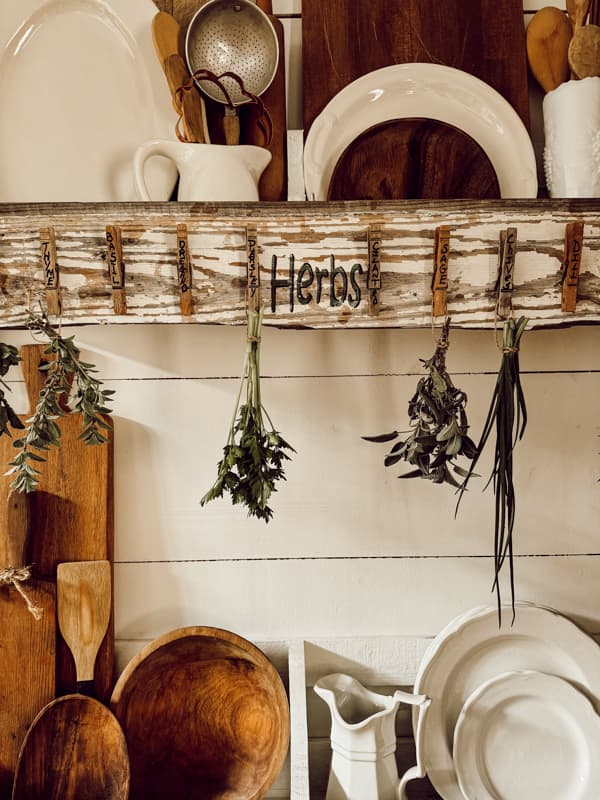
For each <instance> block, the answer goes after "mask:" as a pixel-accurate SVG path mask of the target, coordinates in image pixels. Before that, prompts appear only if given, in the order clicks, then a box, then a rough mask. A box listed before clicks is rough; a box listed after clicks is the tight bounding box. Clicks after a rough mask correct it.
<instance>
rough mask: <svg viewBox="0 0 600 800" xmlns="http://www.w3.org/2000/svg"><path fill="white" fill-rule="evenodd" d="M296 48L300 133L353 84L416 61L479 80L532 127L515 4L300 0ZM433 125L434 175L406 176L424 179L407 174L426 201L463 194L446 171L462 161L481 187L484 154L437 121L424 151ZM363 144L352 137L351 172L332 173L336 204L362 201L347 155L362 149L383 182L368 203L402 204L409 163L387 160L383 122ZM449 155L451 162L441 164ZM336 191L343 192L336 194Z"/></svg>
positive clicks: (517, 0) (426, 165)
mask: <svg viewBox="0 0 600 800" xmlns="http://www.w3.org/2000/svg"><path fill="white" fill-rule="evenodd" d="M302 49H303V88H304V131H305V133H307V132H308V130H309V129H310V126H311V125H312V123H313V121H314V120H315V118H316V116H317V115H318V114H320V113H321V111H322V110H323V109H324V108H325V106H326V105H327V103H328V102H329V101H330V100H331V99H332V98H333V97H334V96H335V95H336V94H337V93H338V92H339V91H340V90H341V89H343V88H344V86H346V85H347V84H349V83H351V82H352V81H353V80H355V79H356V78H358V77H360V76H361V75H365V74H366V73H368V72H371V71H373V70H376V69H380V68H381V67H386V66H389V65H391V64H400V63H405V62H419V61H422V62H431V63H437V64H444V65H446V66H450V67H455V68H457V69H462V70H464V71H465V72H469V73H470V74H472V75H475V76H477V77H478V78H480V79H481V80H483V81H485V82H486V83H488V84H489V85H490V86H492V87H493V88H494V89H496V90H497V91H498V92H499V93H500V94H501V95H503V97H505V99H506V100H508V102H509V103H510V104H511V105H512V106H513V108H515V110H516V111H517V113H518V114H519V115H520V117H521V119H522V120H523V122H524V123H525V124H526V125H528V124H529V98H528V87H527V63H526V54H525V35H524V27H523V6H522V2H521V0H370V2H369V3H368V4H361V3H356V2H354V0H329V2H328V3H322V2H321V1H320V0H303V4H302ZM402 128H403V132H402V136H403V137H404V141H407V140H410V139H411V137H413V138H414V139H415V140H418V139H419V137H420V136H421V133H422V132H421V130H420V128H421V122H420V121H416V122H415V123H414V131H413V132H412V133H410V132H409V124H408V123H406V122H405V123H404V125H403V126H402ZM436 128H437V129H438V131H439V137H440V142H439V144H438V145H435V149H436V150H437V153H436V158H435V173H434V174H432V173H431V162H427V161H425V162H417V163H416V164H413V165H412V166H411V169H412V171H413V174H414V173H415V171H416V172H420V173H422V174H421V175H418V176H417V177H416V178H413V183H415V181H416V184H417V185H422V186H428V187H429V192H430V194H428V195H427V196H428V197H437V198H444V197H456V196H460V195H457V194H454V193H452V194H450V195H448V194H447V193H446V192H447V191H448V190H449V187H452V185H453V183H452V180H449V177H448V173H449V171H450V170H456V169H459V170H463V169H467V166H468V165H469V167H468V168H469V169H477V171H478V173H479V174H478V175H473V176H472V177H473V185H481V186H482V187H486V186H488V185H489V181H488V180H487V178H486V174H487V175H489V170H490V168H491V166H490V164H489V161H488V159H487V157H486V156H485V154H482V153H480V154H479V156H478V158H477V159H476V162H477V163H475V162H474V161H473V143H472V142H471V141H468V137H465V136H464V134H462V133H461V132H459V131H453V130H448V126H446V125H443V124H441V123H435V122H432V123H431V126H430V130H429V131H428V134H427V138H428V142H429V147H430V148H432V147H434V145H433V138H434V137H435V136H436V130H435V129H436ZM367 139H368V142H365V137H364V136H361V137H359V139H358V140H356V142H355V143H353V144H352V145H350V147H349V148H348V150H347V151H346V153H345V161H346V164H347V165H350V166H348V168H346V167H345V166H343V165H339V167H338V170H337V173H338V174H337V176H336V185H337V189H336V193H335V198H336V199H356V198H357V197H362V196H363V195H362V194H361V192H362V191H363V190H364V187H356V186H355V185H354V179H353V177H352V169H353V168H352V166H351V165H352V164H353V159H354V155H353V150H354V148H355V147H358V148H359V150H360V149H361V148H362V151H363V152H364V150H365V148H367V149H368V151H369V159H370V164H371V166H372V167H373V168H374V169H375V170H376V171H379V172H384V171H385V170H387V174H388V176H389V177H388V180H387V182H386V184H385V188H384V189H383V190H382V191H383V192H384V193H383V194H379V192H378V190H377V187H375V192H374V194H373V195H370V197H371V196H372V197H373V199H381V198H383V197H388V198H391V199H402V198H403V197H405V196H406V195H405V194H404V191H406V178H405V172H406V169H407V167H406V165H402V164H400V165H398V160H399V158H402V159H404V158H406V153H404V154H402V153H400V154H396V156H395V157H394V158H393V160H392V161H391V162H390V157H389V153H390V148H391V147H392V144H393V141H394V139H395V133H394V132H393V130H392V129H391V128H390V126H379V128H378V130H377V131H372V132H371V134H370V135H369V136H368V137H367ZM476 147H477V148H479V145H476ZM463 149H464V156H463V155H461V151H462V150H463ZM479 149H480V148H479ZM450 151H451V152H452V157H451V158H450V157H448V158H446V153H447V152H450ZM430 152H431V150H430ZM357 158H358V159H359V161H360V157H359V156H357ZM390 165H394V166H393V168H390ZM425 173H427V174H425ZM340 187H344V188H343V195H342V194H340V193H339V189H340ZM357 188H360V189H361V191H357ZM454 191H455V190H454V189H453V192H454ZM486 191H487V190H486ZM331 196H332V197H334V195H333V194H332V195H331ZM411 196H416V195H414V194H413V195H411ZM481 196H486V197H489V196H490V195H489V193H486V194H483V195H481ZM496 196H497V195H496Z"/></svg>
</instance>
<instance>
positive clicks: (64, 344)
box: [0, 311, 114, 492]
mask: <svg viewBox="0 0 600 800" xmlns="http://www.w3.org/2000/svg"><path fill="white" fill-rule="evenodd" d="M27 326H28V327H29V328H30V330H32V331H33V332H34V333H37V334H39V335H42V336H45V337H46V338H47V339H48V347H47V348H46V350H45V353H46V355H52V356H55V358H54V357H53V358H52V359H50V360H48V362H47V363H46V364H44V365H42V367H40V369H43V371H45V372H46V381H45V383H44V386H43V387H42V389H41V391H40V394H39V397H38V402H37V405H36V408H35V411H34V413H33V416H32V417H31V418H30V419H28V420H27V423H26V426H24V425H23V424H21V425H20V426H15V425H13V427H21V428H24V429H25V435H24V436H22V437H21V438H19V439H17V440H16V441H15V442H13V445H14V447H15V448H16V449H17V450H18V453H17V454H16V456H15V457H14V459H13V460H12V461H11V462H10V466H11V467H12V469H11V470H9V472H7V473H6V474H7V475H9V474H14V475H15V478H14V479H13V482H12V484H11V485H12V488H13V489H16V490H17V491H19V492H31V491H34V490H35V489H36V488H37V486H38V482H39V480H38V476H39V475H40V472H39V470H36V469H34V468H32V467H31V465H30V464H29V461H36V462H40V461H45V460H46V459H45V456H43V455H42V453H44V452H45V451H47V450H49V449H50V447H59V446H60V438H61V430H60V427H59V425H58V424H57V423H56V422H55V420H57V419H59V418H60V417H63V416H65V415H66V414H67V413H68V411H66V410H65V408H64V406H66V405H67V402H69V403H70V406H71V408H72V409H73V411H76V412H78V413H80V414H81V417H82V433H81V435H80V437H79V438H80V439H82V440H83V441H84V442H85V443H86V444H89V445H98V444H104V443H105V442H106V441H107V438H106V436H105V435H104V433H103V431H105V430H107V428H109V426H108V425H107V423H106V421H105V420H104V419H103V418H102V415H103V414H107V413H110V409H108V408H107V405H106V404H107V403H108V402H109V401H110V400H111V398H112V395H113V394H114V392H113V391H112V390H105V389H102V388H101V386H102V384H101V382H100V381H99V380H98V379H97V378H95V377H94V376H93V375H92V374H91V373H92V372H95V371H96V370H95V368H94V367H93V365H91V364H89V363H87V362H85V361H81V359H80V358H79V349H78V348H77V347H76V345H75V343H74V337H73V336H69V337H63V336H61V334H60V332H59V331H57V330H56V329H55V328H53V327H52V325H51V324H50V322H49V321H48V317H47V316H46V314H45V313H42V314H34V313H33V312H31V311H30V312H29V317H28V320H27ZM1 347H2V346H1V345H0V355H1V352H2V350H1ZM0 374H1V367H0ZM0 404H1V399H0ZM17 419H18V418H17ZM19 422H20V420H19ZM0 432H1V431H0Z"/></svg>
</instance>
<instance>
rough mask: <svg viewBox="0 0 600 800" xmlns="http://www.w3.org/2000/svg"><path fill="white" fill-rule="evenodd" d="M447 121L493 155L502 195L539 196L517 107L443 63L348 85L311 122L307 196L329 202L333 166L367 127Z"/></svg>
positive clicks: (389, 71) (388, 70)
mask: <svg viewBox="0 0 600 800" xmlns="http://www.w3.org/2000/svg"><path fill="white" fill-rule="evenodd" d="M410 118H424V119H433V120H437V121H439V122H445V123H446V124H448V125H452V126H453V127H455V128H458V129H459V130H461V131H463V132H464V133H466V134H468V135H469V136H470V137H471V138H472V139H474V140H475V141H476V142H477V144H479V146H480V147H481V148H482V149H483V150H484V152H485V153H486V155H487V156H488V158H489V159H490V161H491V163H492V166H493V167H494V170H495V171H496V177H497V178H498V183H499V185H500V195H501V197H522V198H524V197H537V173H536V163H535V153H534V151H533V145H532V144H531V139H530V138H529V134H528V133H527V130H526V128H525V126H524V125H523V123H522V121H521V118H520V117H519V115H518V114H517V112H516V111H515V110H514V109H513V107H512V106H511V105H510V104H509V103H508V102H507V101H506V100H505V99H504V98H503V97H502V95H500V94H499V93H498V92H497V91H496V90H495V89H492V87H491V86H489V85H488V84H487V83H484V82H483V81H481V80H479V78H475V77H474V76H473V75H469V73H467V72H463V71H462V70H459V69H454V68H453V67H445V66H442V65H440V64H421V63H412V64H394V65H393V66H390V67H383V68H382V69H378V70H374V71H373V72H369V73H367V74H366V75H363V76H362V77H360V78H358V79H357V80H355V81H353V82H352V83H349V84H348V85H347V86H345V87H344V88H343V89H342V90H341V91H340V92H338V94H336V95H335V97H333V98H332V99H331V100H330V101H329V103H328V104H327V106H326V107H325V108H324V110H323V111H322V112H321V114H319V116H318V117H317V118H316V119H315V121H314V122H313V124H312V126H311V128H310V130H309V132H308V136H307V137H306V143H305V147H304V181H305V186H306V196H307V197H308V199H309V200H327V194H328V191H329V184H330V183H331V178H332V175H333V171H334V169H335V165H336V164H337V162H338V160H339V158H340V156H341V155H342V154H343V153H344V151H345V150H346V148H347V147H348V145H349V144H351V143H352V142H353V141H354V140H355V139H356V137H357V136H359V135H360V134H361V133H364V131H366V130H368V129H369V128H372V127H374V126H375V125H379V124H381V123H383V122H389V121H391V120H396V119H410Z"/></svg>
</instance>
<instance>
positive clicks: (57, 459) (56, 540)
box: [0, 344, 114, 701]
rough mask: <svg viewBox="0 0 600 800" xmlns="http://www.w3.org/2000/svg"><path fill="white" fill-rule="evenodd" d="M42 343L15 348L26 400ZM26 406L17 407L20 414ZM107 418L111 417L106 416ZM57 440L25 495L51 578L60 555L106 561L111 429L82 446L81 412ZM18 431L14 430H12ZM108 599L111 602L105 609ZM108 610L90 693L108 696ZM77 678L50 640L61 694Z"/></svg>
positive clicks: (2, 492)
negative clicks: (100, 440) (102, 439)
mask: <svg viewBox="0 0 600 800" xmlns="http://www.w3.org/2000/svg"><path fill="white" fill-rule="evenodd" d="M44 349H45V345H43V344H42V345H27V346H25V347H23V348H21V356H22V358H23V363H22V367H23V374H24V377H25V383H26V386H27V392H28V395H29V399H30V404H31V408H33V403H34V402H35V401H36V398H37V396H38V393H39V389H40V387H41V385H42V384H43V381H44V373H42V372H40V371H39V369H38V365H39V363H40V361H41V360H42V357H43V351H44ZM29 416H30V415H29V414H25V415H22V417H21V418H22V419H23V420H25V419H27V418H28V417H29ZM107 421H108V422H109V424H111V425H112V422H111V420H110V418H107ZM57 423H58V425H59V426H60V429H61V446H60V447H59V448H51V449H50V450H49V451H48V454H47V455H48V460H47V462H46V463H45V464H42V465H41V471H42V474H41V476H40V484H39V488H38V490H37V491H36V492H35V493H34V494H33V496H32V504H31V530H30V557H31V560H32V562H33V563H34V565H35V570H36V575H37V576H38V577H44V578H49V579H52V580H55V577H56V567H57V565H58V564H59V563H60V562H62V561H93V560H96V559H99V560H108V561H110V562H111V563H112V561H113V539H114V533H113V435H112V428H111V431H110V432H109V436H110V439H109V442H108V443H107V444H105V445H97V446H88V445H86V444H84V443H83V442H82V441H81V440H80V439H79V438H78V437H79V434H80V433H81V417H80V416H79V415H78V414H74V415H67V416H66V417H63V418H61V419H60V420H57ZM17 433H18V432H17ZM14 452H15V451H14V449H13V446H12V440H11V439H9V438H8V437H7V436H2V437H0V464H1V465H3V468H2V470H1V472H2V477H0V503H5V502H6V498H7V497H8V493H9V491H10V481H11V478H10V477H7V476H5V475H4V474H3V473H4V472H6V469H5V467H6V468H7V465H8V464H9V462H10V461H11V460H12V459H13V457H14ZM5 538H6V529H5V526H3V525H2V521H1V518H0V563H4V560H3V559H4V556H5V554H4V550H5ZM112 605H113V604H112V600H111V609H112ZM113 616H114V614H113V611H112V610H111V619H110V624H109V630H108V633H107V635H106V637H105V639H104V641H103V643H102V645H101V647H100V651H99V653H98V659H97V661H96V669H95V673H94V692H95V696H96V697H97V698H98V699H99V700H102V701H106V700H108V698H109V697H110V694H111V692H112V686H113V683H114V626H113ZM75 686H76V680H75V669H74V665H73V659H72V656H71V654H70V652H69V650H68V648H67V646H66V645H65V643H64V642H63V640H62V638H61V637H58V641H57V665H56V691H57V694H67V693H69V692H72V691H74V689H75Z"/></svg>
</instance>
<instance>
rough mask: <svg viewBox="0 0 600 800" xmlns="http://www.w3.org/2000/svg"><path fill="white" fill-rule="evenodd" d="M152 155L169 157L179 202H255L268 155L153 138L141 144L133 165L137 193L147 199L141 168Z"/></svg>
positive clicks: (261, 149) (250, 147)
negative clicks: (171, 162)
mask: <svg viewBox="0 0 600 800" xmlns="http://www.w3.org/2000/svg"><path fill="white" fill-rule="evenodd" d="M151 156H165V157H166V158H170V159H171V160H172V161H173V162H174V163H175V166H176V167H177V170H178V172H179V189H178V192H177V199H178V200H195V201H211V202H219V201H229V200H236V201H246V200H258V199H259V197H258V182H259V180H260V176H261V175H262V173H263V170H264V169H265V167H266V166H267V165H268V163H269V161H270V160H271V153H270V152H269V151H268V150H265V148H264V147H256V146H255V145H249V144H242V145H235V146H231V145H221V144H193V143H187V142H171V141H168V140H166V139H152V140H151V141H149V142H145V143H144V144H141V145H140V146H139V147H138V148H137V150H136V152H135V156H134V160H133V166H134V175H135V183H136V187H137V191H138V193H139V195H140V197H141V199H142V200H150V195H149V194H148V188H147V186H146V180H145V178H144V165H145V163H146V161H147V160H148V159H149V158H150V157H151Z"/></svg>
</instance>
